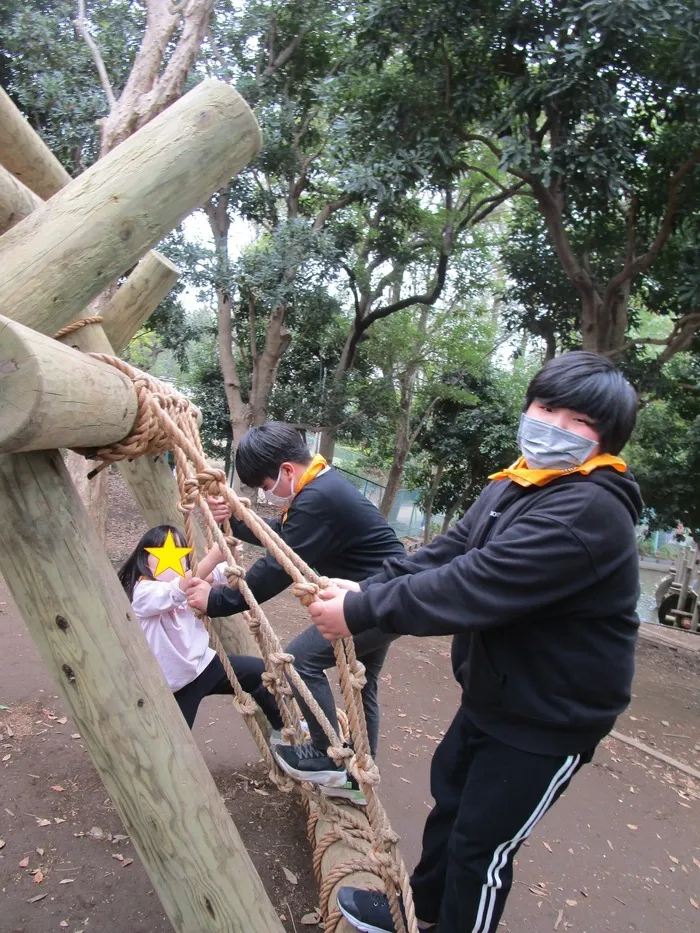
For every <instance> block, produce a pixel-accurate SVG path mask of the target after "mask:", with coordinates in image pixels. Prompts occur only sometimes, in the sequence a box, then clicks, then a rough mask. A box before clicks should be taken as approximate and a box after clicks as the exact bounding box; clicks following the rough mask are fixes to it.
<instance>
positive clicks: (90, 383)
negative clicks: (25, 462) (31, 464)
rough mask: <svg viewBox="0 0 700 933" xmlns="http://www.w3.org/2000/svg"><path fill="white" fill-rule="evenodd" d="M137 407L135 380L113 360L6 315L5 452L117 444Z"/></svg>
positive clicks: (0, 345)
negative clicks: (81, 350)
mask: <svg viewBox="0 0 700 933" xmlns="http://www.w3.org/2000/svg"><path fill="white" fill-rule="evenodd" d="M136 413H137V395H136V390H135V388H134V384H133V382H132V381H131V380H130V379H129V378H127V377H126V376H125V375H123V374H122V373H120V372H119V371H118V370H117V369H115V368H114V367H113V366H109V365H107V364H106V363H102V362H100V361H99V360H95V359H93V358H92V357H90V356H85V355H84V354H82V353H78V352H76V351H75V350H74V349H73V348H72V347H66V346H63V345H62V344H61V343H59V341H57V340H52V339H51V337H46V336H44V335H43V334H39V333H37V332H36V331H35V330H32V329H31V328H30V327H25V326H24V325H22V324H18V323H17V321H11V320H10V319H9V318H3V317H2V316H0V452H2V453H16V452H18V451H27V450H47V449H52V448H54V447H101V446H103V445H106V444H112V443H115V442H116V441H119V440H121V439H122V438H124V437H126V435H127V434H129V432H130V431H131V428H132V426H133V424H134V421H135V420H136Z"/></svg>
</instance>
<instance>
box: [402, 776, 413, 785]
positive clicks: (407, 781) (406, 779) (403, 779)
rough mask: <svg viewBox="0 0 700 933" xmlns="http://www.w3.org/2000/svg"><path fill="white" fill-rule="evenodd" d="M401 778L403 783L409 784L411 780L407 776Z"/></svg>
mask: <svg viewBox="0 0 700 933" xmlns="http://www.w3.org/2000/svg"><path fill="white" fill-rule="evenodd" d="M401 780H402V781H403V782H404V784H410V783H411V782H410V781H409V780H408V778H404V777H402V778H401Z"/></svg>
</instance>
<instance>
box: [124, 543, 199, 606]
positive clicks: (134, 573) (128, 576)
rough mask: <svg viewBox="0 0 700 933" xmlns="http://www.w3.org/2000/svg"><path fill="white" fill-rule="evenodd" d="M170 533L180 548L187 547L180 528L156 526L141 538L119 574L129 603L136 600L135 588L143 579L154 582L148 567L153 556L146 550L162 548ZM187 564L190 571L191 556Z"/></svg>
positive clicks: (186, 559)
mask: <svg viewBox="0 0 700 933" xmlns="http://www.w3.org/2000/svg"><path fill="white" fill-rule="evenodd" d="M169 531H171V532H172V535H173V538H174V539H175V544H177V546H178V547H187V541H186V540H185V536H184V535H183V533H182V532H181V531H180V529H179V528H175V526H174V525H156V527H155V528H151V530H150V531H147V532H146V534H145V535H144V536H143V538H141V540H140V541H139V543H138V544H137V545H136V547H135V548H134V550H133V552H132V553H131V554H130V555H129V557H127V559H126V561H125V562H124V565H123V566H122V568H121V570H120V571H119V572H118V574H117V576H118V577H119V582H120V583H121V585H122V586H123V587H124V590H125V592H126V595H127V596H128V597H129V602H131V601H132V599H133V598H134V587H135V586H136V584H137V583H138V581H139V580H140V579H141V577H146V579H147V580H153V573H152V572H151V568H150V567H149V566H148V558H149V557H150V556H151V555H150V554H149V553H148V552H147V551H146V548H147V547H162V546H163V545H164V544H165V539H166V538H167V537H168V532H169ZM185 562H186V564H187V568H188V569H189V566H190V558H189V555H188V556H187V557H186V558H185Z"/></svg>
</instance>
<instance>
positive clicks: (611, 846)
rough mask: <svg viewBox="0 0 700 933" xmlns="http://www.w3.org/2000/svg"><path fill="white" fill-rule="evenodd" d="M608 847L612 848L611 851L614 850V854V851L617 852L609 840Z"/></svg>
mask: <svg viewBox="0 0 700 933" xmlns="http://www.w3.org/2000/svg"><path fill="white" fill-rule="evenodd" d="M608 845H609V846H610V848H611V849H612V850H613V852H614V851H615V849H614V848H613V844H612V842H610V840H609V839H608Z"/></svg>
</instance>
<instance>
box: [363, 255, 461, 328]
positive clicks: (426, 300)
mask: <svg viewBox="0 0 700 933" xmlns="http://www.w3.org/2000/svg"><path fill="white" fill-rule="evenodd" d="M451 248H452V244H451V242H450V243H449V245H448V246H447V247H445V246H443V249H442V251H441V253H440V258H439V260H438V265H437V269H436V272H435V284H434V285H433V287H432V289H431V290H430V291H429V292H426V293H425V294H423V295H409V296H408V297H406V298H402V299H401V300H400V301H394V302H392V303H391V304H388V305H383V306H382V307H379V308H376V309H375V310H374V311H371V312H370V313H369V314H367V315H365V317H364V318H363V319H362V322H361V325H360V328H359V330H360V333H362V332H364V331H366V330H367V328H368V327H369V326H370V325H371V324H373V323H374V322H375V321H379V320H381V319H382V318H385V317H389V315H391V314H396V312H397V311H403V310H404V308H410V307H411V306H412V305H434V304H435V302H436V301H437V300H438V298H439V297H440V295H441V294H442V290H443V288H444V287H445V278H446V276H447V264H448V261H449V258H450V252H451Z"/></svg>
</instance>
